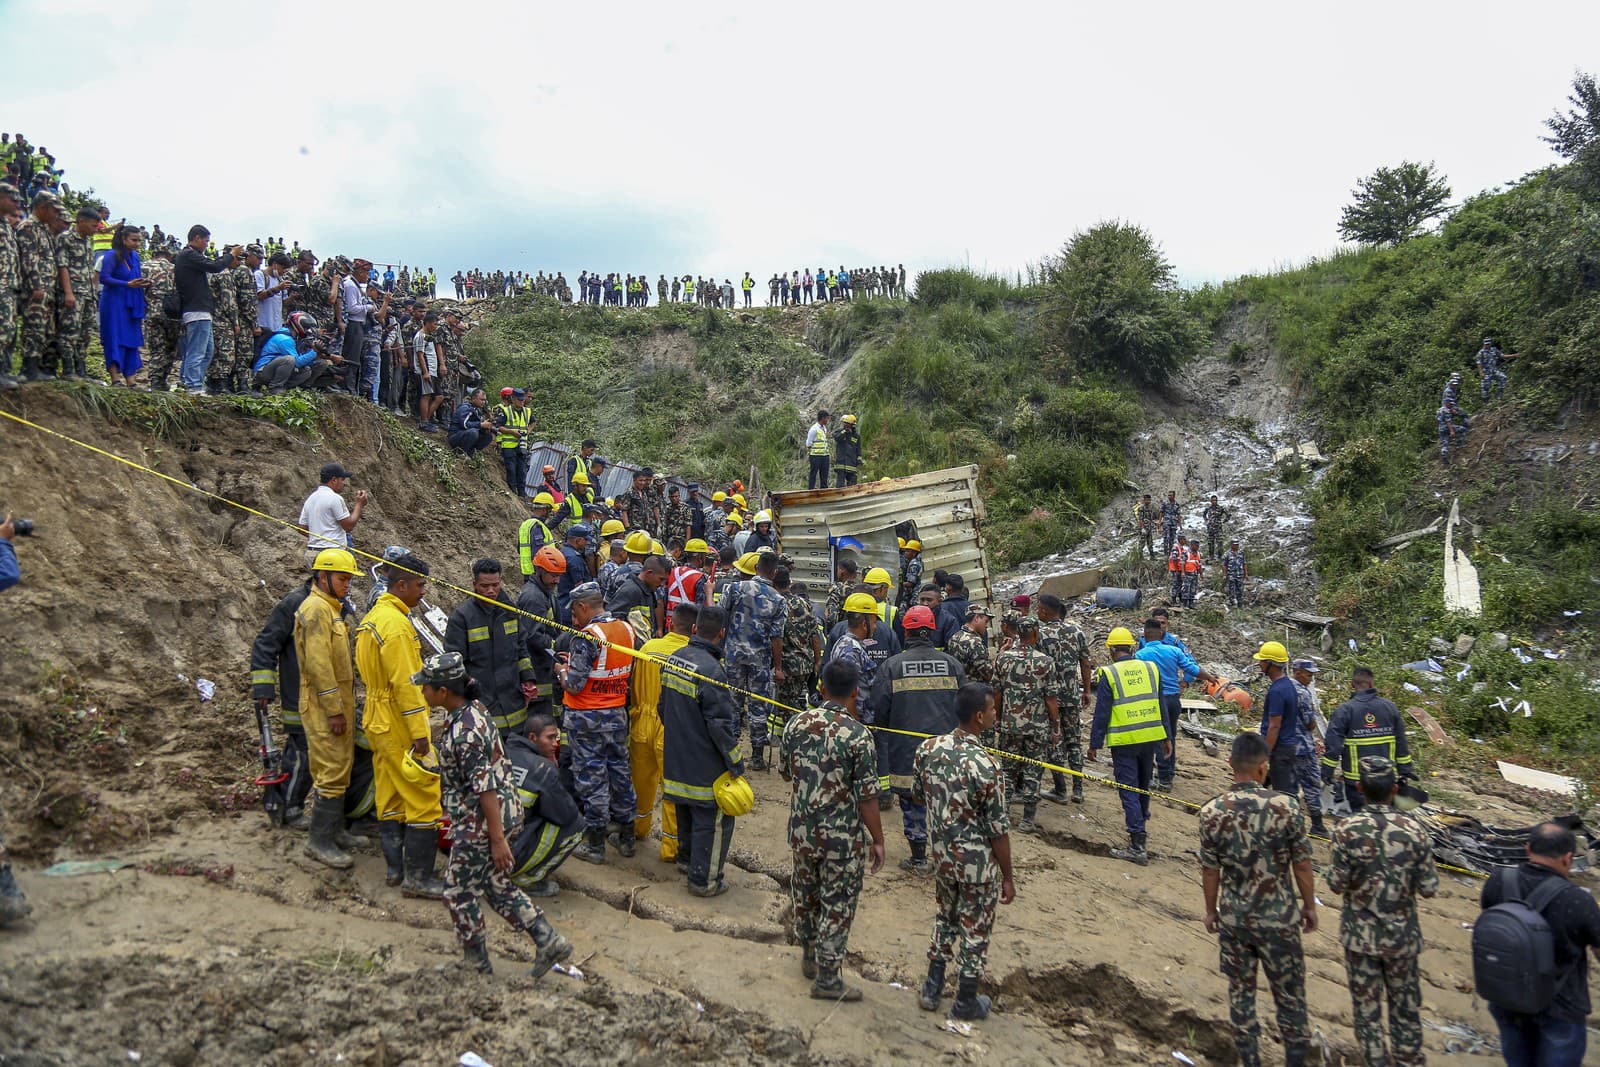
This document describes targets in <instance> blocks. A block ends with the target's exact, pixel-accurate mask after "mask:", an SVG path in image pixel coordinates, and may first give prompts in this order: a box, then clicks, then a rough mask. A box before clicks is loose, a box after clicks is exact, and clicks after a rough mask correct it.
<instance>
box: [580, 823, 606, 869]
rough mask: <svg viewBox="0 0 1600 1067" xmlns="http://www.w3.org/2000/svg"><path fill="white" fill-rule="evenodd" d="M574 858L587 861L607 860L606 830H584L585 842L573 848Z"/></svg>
mask: <svg viewBox="0 0 1600 1067" xmlns="http://www.w3.org/2000/svg"><path fill="white" fill-rule="evenodd" d="M572 858H573V859H575V860H582V861H583V862H585V863H604V862H605V861H606V832H605V831H604V830H595V829H592V828H591V829H587V830H584V831H583V844H581V845H579V846H578V847H577V848H575V849H573V850H572Z"/></svg>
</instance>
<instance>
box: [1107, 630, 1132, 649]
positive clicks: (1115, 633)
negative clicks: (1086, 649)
mask: <svg viewBox="0 0 1600 1067" xmlns="http://www.w3.org/2000/svg"><path fill="white" fill-rule="evenodd" d="M1135 644H1137V642H1136V641H1134V639H1133V634H1132V633H1130V632H1129V631H1128V628H1127V627H1126V626H1118V627H1116V628H1115V629H1113V630H1112V631H1111V632H1110V633H1108V634H1106V647H1107V648H1132V647H1133V646H1134V645H1135Z"/></svg>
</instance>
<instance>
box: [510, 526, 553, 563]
mask: <svg viewBox="0 0 1600 1067" xmlns="http://www.w3.org/2000/svg"><path fill="white" fill-rule="evenodd" d="M535 529H537V530H538V531H539V537H540V541H539V543H538V544H537V545H536V544H534V543H533V531H534V530H535ZM555 543H556V541H555V537H554V536H553V535H552V534H551V533H550V527H548V526H546V525H545V524H544V523H543V522H541V521H540V520H539V519H537V518H533V517H529V518H527V519H525V520H523V523H522V526H521V528H520V529H518V530H517V556H518V561H519V562H520V563H521V564H522V573H523V575H524V576H527V575H531V574H532V573H533V556H534V553H536V552H538V551H539V549H541V548H543V547H544V546H545V545H553V544H555Z"/></svg>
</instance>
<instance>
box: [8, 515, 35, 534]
mask: <svg viewBox="0 0 1600 1067" xmlns="http://www.w3.org/2000/svg"><path fill="white" fill-rule="evenodd" d="M11 528H12V529H13V530H14V531H16V535H17V536H18V537H32V536H33V520H32V519H12V520H11Z"/></svg>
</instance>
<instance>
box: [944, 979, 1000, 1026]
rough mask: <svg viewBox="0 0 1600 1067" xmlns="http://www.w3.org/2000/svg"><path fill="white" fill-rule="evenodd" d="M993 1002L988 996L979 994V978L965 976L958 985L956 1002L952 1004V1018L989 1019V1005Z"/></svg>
mask: <svg viewBox="0 0 1600 1067" xmlns="http://www.w3.org/2000/svg"><path fill="white" fill-rule="evenodd" d="M991 1003H993V1002H992V1001H991V1000H990V999H989V998H988V997H984V996H979V995H978V980H977V979H976V978H963V979H961V981H960V982H959V983H958V984H957V986H956V1002H955V1003H954V1004H952V1005H951V1006H950V1017H951V1018H952V1019H987V1018H988V1017H989V1005H990V1004H991Z"/></svg>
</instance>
